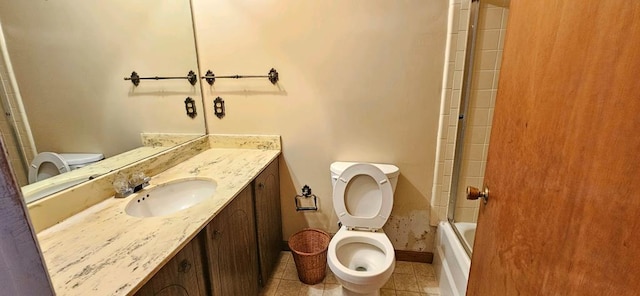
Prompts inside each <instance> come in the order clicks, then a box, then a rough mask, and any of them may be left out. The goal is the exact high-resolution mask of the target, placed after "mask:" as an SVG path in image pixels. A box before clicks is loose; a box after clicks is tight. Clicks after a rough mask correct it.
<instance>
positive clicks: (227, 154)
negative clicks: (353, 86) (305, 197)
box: [38, 138, 282, 295]
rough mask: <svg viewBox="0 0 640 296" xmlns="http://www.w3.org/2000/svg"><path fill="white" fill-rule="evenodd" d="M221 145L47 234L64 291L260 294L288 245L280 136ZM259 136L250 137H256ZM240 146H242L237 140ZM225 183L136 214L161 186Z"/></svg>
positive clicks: (49, 259) (45, 248)
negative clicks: (200, 196) (197, 198)
mask: <svg viewBox="0 0 640 296" xmlns="http://www.w3.org/2000/svg"><path fill="white" fill-rule="evenodd" d="M249 142H251V141H244V142H242V141H241V142H240V143H239V144H238V145H230V144H228V143H227V144H220V143H217V142H216V141H214V140H211V147H210V148H209V149H207V150H204V151H203V152H201V153H199V154H197V155H195V156H194V157H192V158H190V159H188V160H186V161H184V162H181V163H179V164H177V165H175V166H173V167H171V168H169V169H167V170H166V171H164V172H162V173H160V174H157V175H155V176H153V177H152V179H151V185H150V186H149V187H148V188H146V189H144V190H142V191H140V192H138V193H136V194H133V195H131V196H129V197H126V198H122V199H116V198H108V199H106V200H104V201H102V202H100V203H98V204H96V205H94V206H92V207H89V208H88V209H86V210H84V211H82V212H80V213H77V214H76V215H74V216H72V217H71V218H69V219H66V220H64V221H62V222H61V223H59V224H57V225H54V226H52V227H50V228H48V229H46V230H44V231H42V232H40V233H39V234H38V239H39V242H40V246H41V248H42V253H43V255H44V258H45V261H46V264H47V268H48V270H49V274H50V276H51V279H52V282H53V285H54V288H55V291H56V293H57V294H59V295H130V294H136V295H157V294H159V293H168V295H176V294H177V295H210V294H211V293H213V294H214V295H257V293H258V291H259V285H260V282H261V279H262V278H264V279H267V278H268V277H269V275H270V273H271V272H272V271H273V268H274V267H275V264H276V263H277V261H278V256H279V253H280V250H281V246H282V230H281V229H282V226H281V220H282V219H281V216H280V215H281V214H280V194H279V176H278V155H279V154H280V144H279V138H277V143H275V142H276V141H271V142H268V143H266V144H265V143H264V142H262V143H258V144H257V145H256V143H257V142H256V141H253V142H251V143H249ZM247 143H249V144H247ZM234 146H235V147H234ZM193 179H197V180H208V181H211V182H215V184H216V189H215V193H214V195H213V197H211V198H208V199H205V200H203V201H201V202H199V203H198V204H196V205H193V206H191V207H190V208H187V209H183V210H180V211H177V212H175V213H171V214H166V215H160V216H151V217H135V216H131V215H129V214H127V212H126V211H125V208H126V206H127V204H128V203H129V202H132V201H133V202H136V200H137V199H141V198H142V197H144V196H146V194H147V192H153V191H151V190H153V189H154V188H157V187H160V186H164V184H171V183H172V182H176V181H180V180H193Z"/></svg>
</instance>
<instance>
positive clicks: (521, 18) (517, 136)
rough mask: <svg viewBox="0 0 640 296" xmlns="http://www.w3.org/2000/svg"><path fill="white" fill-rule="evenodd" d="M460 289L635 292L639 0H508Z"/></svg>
mask: <svg viewBox="0 0 640 296" xmlns="http://www.w3.org/2000/svg"><path fill="white" fill-rule="evenodd" d="M489 147H490V148H489V156H488V163H487V170H486V175H485V183H486V185H488V186H489V188H490V198H489V203H488V204H487V205H485V206H481V208H480V215H479V219H478V230H477V235H476V241H475V246H474V248H473V257H472V261H471V275H470V279H469V285H468V290H467V295H479V296H488V295H491V296H493V295H639V294H640V234H639V229H640V197H639V196H638V191H637V189H638V187H639V185H640V1H628V0H606V1H568V0H567V1H517V0H516V1H511V7H510V12H509V23H508V27H507V37H506V43H505V48H504V58H503V62H502V70H501V74H500V83H499V90H498V98H497V104H496V109H495V116H494V121H493V128H492V135H491V142H490V146H489Z"/></svg>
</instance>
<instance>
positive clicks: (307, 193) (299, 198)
mask: <svg viewBox="0 0 640 296" xmlns="http://www.w3.org/2000/svg"><path fill="white" fill-rule="evenodd" d="M309 198H313V206H303V205H302V204H303V200H304V201H306V200H307V199H309ZM294 200H295V203H296V212H299V211H317V210H318V197H317V196H316V195H315V194H313V193H311V187H309V186H307V185H304V186H303V187H302V194H301V195H300V194H298V195H296V197H295V198H294Z"/></svg>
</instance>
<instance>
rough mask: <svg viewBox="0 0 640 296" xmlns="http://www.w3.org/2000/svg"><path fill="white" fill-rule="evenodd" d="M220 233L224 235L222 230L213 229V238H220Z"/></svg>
mask: <svg viewBox="0 0 640 296" xmlns="http://www.w3.org/2000/svg"><path fill="white" fill-rule="evenodd" d="M220 235H222V231H218V230H217V229H216V230H214V231H213V239H218V237H219V236H220Z"/></svg>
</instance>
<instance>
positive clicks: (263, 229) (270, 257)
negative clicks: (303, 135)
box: [253, 159, 282, 285]
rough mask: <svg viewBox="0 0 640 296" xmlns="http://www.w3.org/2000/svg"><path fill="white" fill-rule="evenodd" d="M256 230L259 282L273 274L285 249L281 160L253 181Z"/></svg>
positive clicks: (274, 162) (262, 282) (275, 161)
mask: <svg viewBox="0 0 640 296" xmlns="http://www.w3.org/2000/svg"><path fill="white" fill-rule="evenodd" d="M253 184H254V192H255V205H256V230H257V232H258V252H259V253H258V258H259V259H260V278H261V280H260V282H261V284H262V285H264V284H265V282H266V281H267V280H268V279H269V278H270V277H271V273H272V272H273V270H274V268H275V267H276V264H278V260H279V258H280V252H281V251H282V214H281V213H280V177H279V175H278V159H276V160H274V161H273V162H271V164H270V165H269V166H268V167H267V168H266V169H265V170H264V171H263V172H262V173H260V175H258V177H256V180H255V181H254V183H253Z"/></svg>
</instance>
